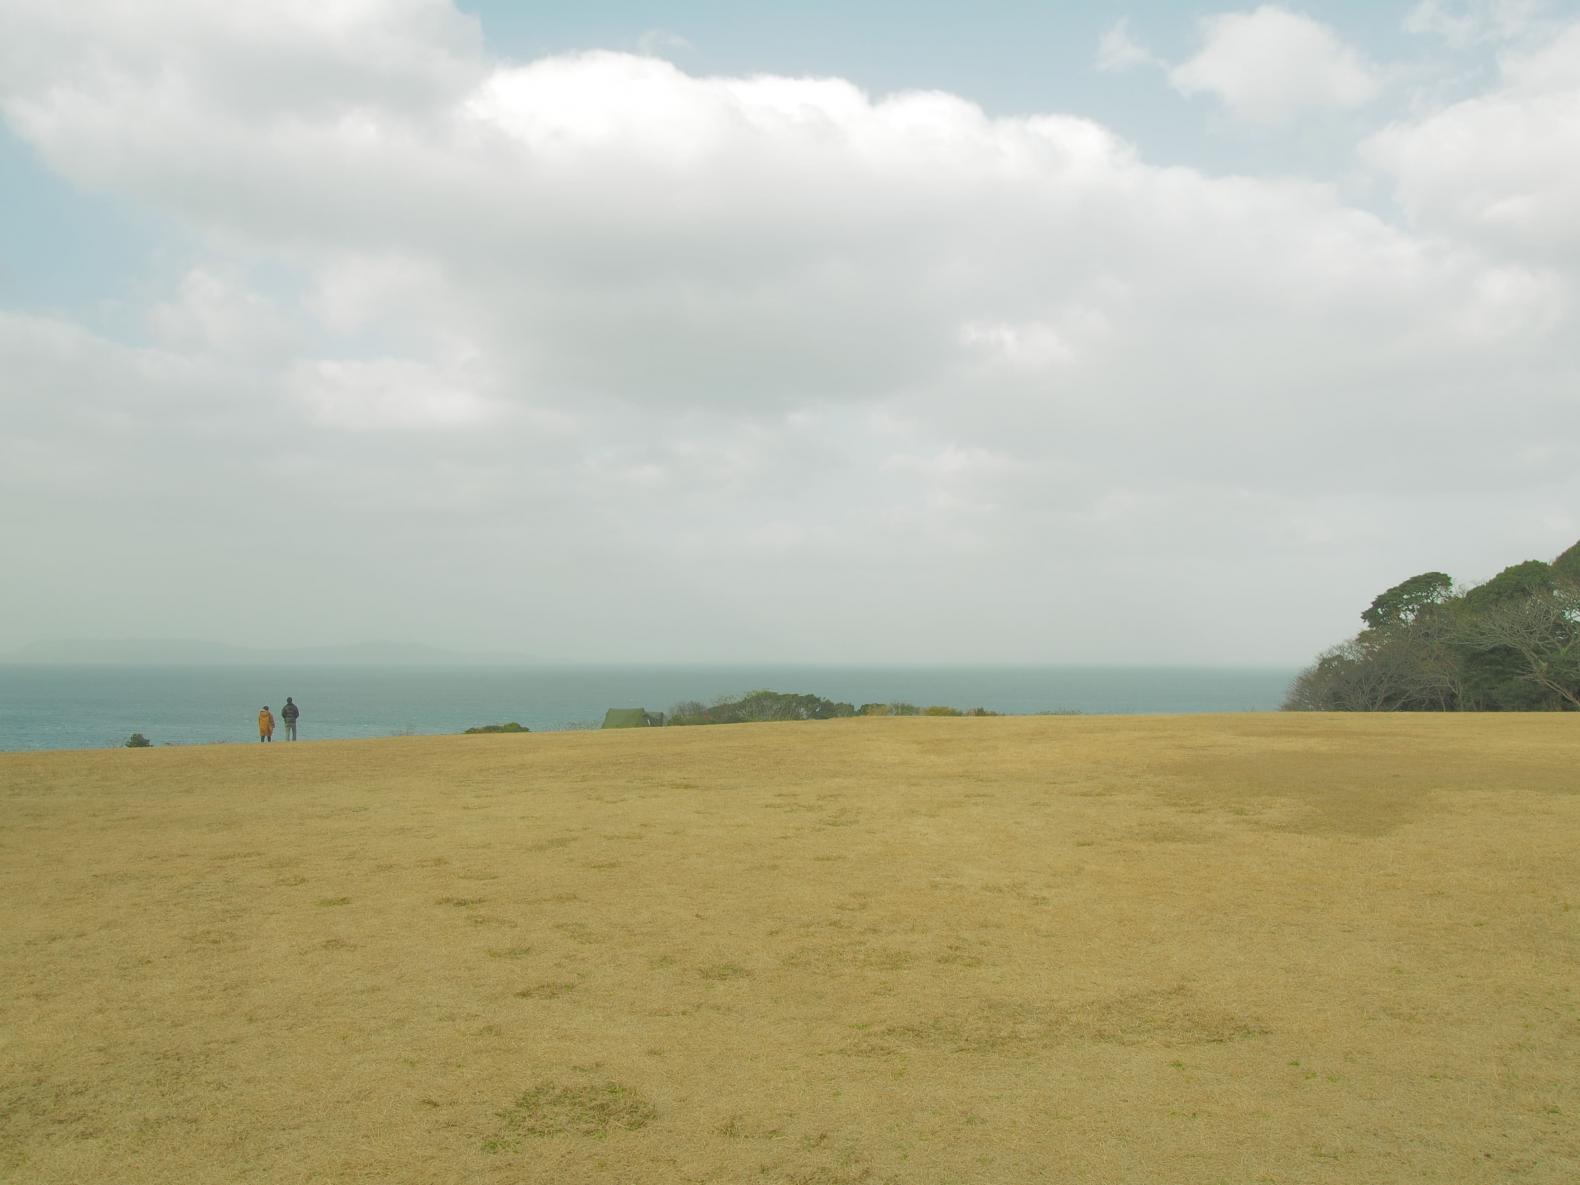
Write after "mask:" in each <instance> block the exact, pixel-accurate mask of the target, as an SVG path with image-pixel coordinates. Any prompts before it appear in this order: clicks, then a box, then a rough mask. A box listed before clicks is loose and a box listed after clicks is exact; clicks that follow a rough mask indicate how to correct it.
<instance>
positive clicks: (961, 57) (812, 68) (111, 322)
mask: <svg viewBox="0 0 1580 1185" xmlns="http://www.w3.org/2000/svg"><path fill="white" fill-rule="evenodd" d="M0 208H3V209H4V217H3V218H0V417H3V427H0V556H3V559H0V654H3V653H5V652H6V651H7V650H10V649H14V648H20V647H24V646H27V645H29V644H32V643H37V642H41V641H47V640H51V639H82V638H117V639H127V638H134V639H136V638H142V639H162V638H167V639H195V640H198V641H204V642H211V643H226V644H230V645H243V646H252V647H262V648H268V647H272V646H281V647H283V646H290V647H299V646H313V645H337V644H348V643H358V642H364V641H371V640H390V641H397V642H417V643H422V644H425V645H429V646H437V647H440V648H445V649H454V650H462V651H480V650H496V651H505V652H509V653H513V654H523V655H529V656H533V657H538V658H542V659H544V660H549V661H569V662H577V661H587V662H666V661H670V662H737V663H739V662H748V663H750V662H791V661H804V662H808V663H835V662H851V663H983V664H985V663H1112V664H1155V663H1179V664H1200V663H1207V664H1226V665H1247V664H1257V665H1284V666H1297V665H1301V664H1303V663H1305V662H1307V661H1309V660H1310V659H1311V658H1312V656H1314V655H1315V654H1316V653H1317V652H1318V651H1319V650H1321V649H1323V648H1324V647H1326V646H1328V645H1331V644H1333V643H1335V642H1338V641H1340V640H1342V639H1343V638H1345V637H1347V636H1349V635H1350V634H1352V633H1354V632H1355V630H1356V629H1357V628H1359V625H1360V622H1359V618H1358V615H1359V613H1360V611H1361V610H1362V609H1364V608H1365V607H1366V606H1367V605H1368V604H1369V603H1370V601H1371V599H1372V597H1374V596H1375V595H1376V594H1377V593H1378V592H1380V591H1382V590H1383V589H1385V588H1387V587H1389V586H1391V585H1393V584H1395V583H1397V582H1399V581H1400V580H1403V579H1405V578H1406V577H1408V576H1411V575H1414V574H1415V573H1418V572H1421V571H1426V570H1433V569H1436V570H1442V571H1446V572H1448V573H1450V574H1451V575H1453V576H1454V577H1455V578H1456V579H1458V580H1460V581H1462V582H1465V583H1467V584H1468V583H1475V582H1479V581H1482V580H1485V579H1487V578H1489V577H1491V576H1492V575H1494V574H1495V573H1496V572H1498V571H1499V570H1500V569H1501V568H1503V567H1505V566H1507V565H1509V564H1513V563H1516V562H1518V561H1521V560H1525V559H1530V558H1540V559H1551V558H1552V557H1553V556H1555V555H1557V554H1558V553H1559V552H1560V551H1562V550H1563V549H1564V548H1565V547H1567V546H1568V545H1570V544H1572V543H1574V542H1575V541H1576V539H1577V538H1580V312H1577V308H1580V304H1577V301H1580V0H1570V2H1558V0H1549V2H1544V0H1424V2H1418V0H1406V2H1402V3H1386V2H1375V0H1370V2H1366V3H1361V2H1359V0H1343V2H1334V3H1324V4H1309V5H1305V6H1297V5H1287V6H1286V5H1280V4H1264V5H1259V6H1245V7H1220V6H1216V5H1211V4H1209V5H1204V6H1199V7H1193V6H1190V5H1185V4H1179V3H1168V4H1164V3H1161V2H1157V0H1150V2H1136V3H1107V2H1103V3H1087V4H1066V3H1048V2H1043V3H1009V2H998V3H995V2H992V0H983V2H979V3H974V4H971V5H964V4H958V3H955V4H946V3H941V2H938V0H909V2H907V3H903V4H902V3H899V2H898V0H893V2H890V0H883V2H867V3H862V2H859V0H844V2H841V3H833V2H829V3H815V4H809V3H803V4H794V3H787V4H783V5H775V6H759V5H752V6H746V5H740V4H727V3H724V2H723V0H715V2H712V3H702V2H693V3H679V2H671V3H657V2H654V3H635V2H631V3H596V2H584V3H579V4H576V5H540V4H507V3H503V2H498V0H490V2H484V0H473V2H471V3H455V2H452V0H274V2H273V3H271V4H268V5H222V4H214V3H212V2H210V0H140V2H139V3H137V4H135V5H133V4H127V3H124V2H122V0H73V2H72V3H69V4H61V3H58V2H56V0H0Z"/></svg>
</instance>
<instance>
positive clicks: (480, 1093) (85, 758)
mask: <svg viewBox="0 0 1580 1185" xmlns="http://www.w3.org/2000/svg"><path fill="white" fill-rule="evenodd" d="M1577 791H1580V718H1577V717H1575V716H1572V715H1565V716H1559V715H1548V716H1539V717H1538V716H1497V717H1473V716H1437V717H1425V716H1422V717H1396V716H1368V717H1324V716H1306V715H1298V716H1273V715H1262V716H1220V717H1186V718H1051V719H1049V718H1043V719H963V720H958V719H925V718H918V719H904V718H901V719H893V718H890V719H863V720H848V721H832V722H827V723H813V724H790V725H753V726H737V727H728V728H692V729H665V730H658V729H655V730H632V731H622V732H608V733H580V734H559V735H528V736H497V737H496V736H482V737H464V738H463V737H445V738H399V739H393V740H387V741H371V742H316V743H312V744H305V743H304V744H300V745H287V744H276V745H273V746H269V747H264V746H258V745H252V746H225V747H206V748H188V749H155V750H144V751H134V750H114V751H106V752H88V753H50V754H9V755H0V919H3V929H0V952H3V953H0V973H3V983H4V989H3V992H0V1009H3V1011H0V1180H4V1181H7V1182H18V1183H22V1182H28V1183H37V1185H47V1183H53V1182H72V1183H77V1182H93V1183H98V1182H115V1183H127V1185H132V1183H137V1182H159V1183H161V1185H164V1183H170V1182H185V1181H192V1182H228V1181H257V1182H289V1183H291V1185H303V1183H308V1182H414V1183H416V1182H421V1183H430V1182H432V1183H445V1182H581V1181H610V1182H666V1183H668V1182H719V1183H733V1182H764V1183H797V1185H814V1183H815V1185H858V1183H861V1185H865V1183H871V1185H877V1183H882V1182H896V1183H907V1185H909V1183H918V1185H920V1183H933V1182H940V1183H941V1182H959V1183H962V1185H964V1183H978V1182H1006V1183H1008V1182H1014V1183H1017V1185H1018V1183H1035V1182H1043V1181H1050V1182H1105V1183H1107V1182H1135V1183H1138V1185H1139V1183H1142V1182H1145V1183H1149V1185H1150V1183H1154V1182H1155V1183H1159V1185H1195V1183H1202V1185H1209V1183H1215V1182H1230V1183H1234V1185H1241V1183H1246V1185H1249V1183H1256V1182H1277V1183H1279V1185H1305V1183H1323V1182H1332V1183H1334V1185H1341V1183H1342V1185H1362V1183H1365V1182H1390V1183H1391V1182H1445V1183H1452V1185H1467V1183H1474V1182H1492V1181H1497V1182H1505V1181H1515V1182H1555V1183H1556V1182H1563V1183H1565V1185H1570V1183H1572V1182H1575V1181H1580V958H1577V956H1580V792H1577Z"/></svg>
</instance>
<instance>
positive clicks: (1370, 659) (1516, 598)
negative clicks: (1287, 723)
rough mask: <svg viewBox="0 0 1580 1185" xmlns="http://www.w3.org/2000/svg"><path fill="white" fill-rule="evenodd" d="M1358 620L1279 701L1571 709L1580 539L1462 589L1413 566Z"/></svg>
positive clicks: (1579, 642)
mask: <svg viewBox="0 0 1580 1185" xmlns="http://www.w3.org/2000/svg"><path fill="white" fill-rule="evenodd" d="M1361 620H1362V622H1364V623H1365V628H1364V629H1362V630H1361V632H1360V633H1358V634H1357V635H1355V637H1353V638H1351V639H1350V640H1349V641H1347V642H1343V643H1341V644H1340V645H1338V646H1335V647H1333V648H1332V649H1330V650H1327V651H1325V652H1324V653H1323V654H1321V655H1319V656H1318V658H1317V661H1316V662H1314V663H1313V664H1312V665H1311V666H1309V667H1307V668H1306V669H1305V670H1304V671H1302V672H1301V673H1300V674H1299V675H1298V676H1296V678H1295V681H1294V684H1293V685H1292V686H1291V687H1290V690H1289V695H1288V698H1287V699H1286V700H1285V702H1284V708H1285V710H1286V711H1327V712H1452V711H1480V712H1538V711H1576V710H1580V543H1576V544H1575V545H1574V546H1573V547H1571V548H1569V550H1567V551H1565V552H1564V553H1563V554H1562V555H1560V556H1559V557H1558V558H1557V559H1556V560H1554V561H1553V562H1552V563H1550V564H1549V563H1544V562H1542V561H1541V560H1527V561H1526V562H1524V563H1522V564H1515V565H1513V566H1512V567H1508V568H1505V569H1504V570H1503V571H1502V572H1499V573H1498V574H1497V575H1496V576H1494V577H1493V578H1492V579H1491V580H1489V581H1487V582H1486V583H1485V584H1480V585H1476V586H1474V587H1470V588H1458V587H1456V586H1455V584H1454V582H1453V580H1452V579H1451V578H1450V577H1449V576H1447V575H1446V574H1445V573H1442V572H1423V573H1421V574H1420V575H1419V576H1412V577H1411V578H1410V579H1409V580H1406V581H1404V582H1402V583H1400V584H1396V585H1394V586H1393V587H1392V588H1390V589H1388V590H1387V591H1386V592H1383V593H1379V594H1378V596H1377V597H1376V598H1375V599H1374V600H1373V601H1372V603H1371V605H1370V606H1369V607H1368V608H1367V609H1366V611H1365V612H1363V613H1362V614H1361Z"/></svg>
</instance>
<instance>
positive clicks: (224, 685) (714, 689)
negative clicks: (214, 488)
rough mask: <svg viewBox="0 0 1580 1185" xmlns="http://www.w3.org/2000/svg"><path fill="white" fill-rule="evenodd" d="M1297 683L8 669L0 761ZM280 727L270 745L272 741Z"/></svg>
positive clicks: (1138, 671) (1000, 673)
mask: <svg viewBox="0 0 1580 1185" xmlns="http://www.w3.org/2000/svg"><path fill="white" fill-rule="evenodd" d="M1294 674H1295V672H1294V671H1293V670H1285V669H1265V668H1223V667H1214V668H1191V667H867V668H861V667H811V666H784V667H764V666H752V667H747V666H741V667H717V666H714V667H679V666H668V667H531V668H520V669H502V668H483V669H479V668H433V667H423V668H378V667H364V668H348V667H335V668H301V669H297V668H289V667H253V668H248V667H185V668H182V667H137V666H102V667H96V666H59V667H52V666H0V749H87V748H100V747H104V746H112V745H118V744H120V743H122V742H123V741H125V740H126V738H127V737H128V736H130V735H131V734H132V733H134V732H140V733H142V734H143V735H144V736H146V737H148V738H149V739H150V740H152V741H153V742H154V743H155V744H160V745H163V744H177V745H188V744H204V743H211V742H219V741H252V742H254V743H256V741H257V735H258V734H257V717H258V709H259V708H260V707H261V706H262V705H264V704H268V705H269V706H270V707H271V708H272V709H274V713H275V716H276V718H278V716H279V712H280V706H281V705H282V704H283V703H284V702H285V697H286V696H287V695H289V696H292V697H293V698H294V699H295V700H296V702H297V704H298V705H299V706H300V707H301V709H302V719H301V722H300V733H301V738H302V739H303V740H304V741H306V740H315V739H323V738H337V737H338V738H343V737H378V736H391V735H394V734H397V733H454V732H460V731H462V730H463V729H465V728H468V727H470V726H472V725H475V724H493V723H499V722H503V721H509V720H515V721H519V722H520V723H521V724H523V725H525V726H527V727H528V728H530V729H532V730H533V731H534V732H540V731H546V730H547V731H552V730H558V729H568V728H587V727H594V726H596V725H597V724H598V722H599V721H601V720H602V719H603V714H604V711H605V710H606V709H608V708H620V707H645V708H647V709H648V710H649V711H655V712H666V711H668V710H669V708H670V707H671V706H672V705H673V704H675V703H677V702H679V701H681V700H691V699H695V700H701V701H703V702H705V703H706V702H711V701H712V700H715V699H718V698H720V697H721V696H734V695H738V694H741V693H743V692H747V691H752V690H755V689H758V688H770V689H772V690H775V691H792V692H810V693H812V694H814V695H821V696H826V697H827V698H829V699H834V700H848V701H849V702H851V703H853V704H862V703H880V702H881V703H893V702H906V703H913V704H918V705H923V706H925V705H927V704H947V705H950V706H952V707H957V708H973V707H983V708H990V709H992V710H993V711H997V712H1008V713H1016V714H1020V713H1031V712H1086V713H1104V714H1107V713H1118V714H1129V713H1154V712H1156V713H1174V712H1246V711H1272V710H1275V709H1277V707H1278V706H1279V704H1280V703H1281V702H1282V701H1283V697H1284V693H1285V691H1286V690H1287V689H1288V686H1289V682H1290V680H1291V679H1292V678H1293V677H1294ZM282 734H283V729H282V730H280V731H279V732H277V733H276V737H277V738H279V737H280V736H281V735H282Z"/></svg>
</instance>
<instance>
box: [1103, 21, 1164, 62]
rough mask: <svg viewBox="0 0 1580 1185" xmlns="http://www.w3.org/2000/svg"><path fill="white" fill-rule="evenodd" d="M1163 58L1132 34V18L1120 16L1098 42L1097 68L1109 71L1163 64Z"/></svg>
mask: <svg viewBox="0 0 1580 1185" xmlns="http://www.w3.org/2000/svg"><path fill="white" fill-rule="evenodd" d="M1163 64H1164V63H1163V60H1162V59H1161V58H1159V57H1158V56H1157V55H1156V54H1154V53H1153V52H1152V51H1151V50H1149V49H1147V47H1146V46H1144V45H1141V44H1139V43H1138V42H1137V41H1136V40H1135V39H1134V38H1132V37H1131V36H1130V18H1129V17H1120V18H1119V19H1118V20H1117V21H1115V22H1114V23H1113V25H1112V26H1111V27H1110V28H1109V30H1108V31H1107V32H1106V33H1104V34H1103V36H1102V37H1101V38H1100V39H1099V41H1098V43H1097V68H1098V69H1099V70H1104V71H1108V72H1119V71H1122V70H1133V69H1135V68H1136V67H1137V66H1162V65H1163Z"/></svg>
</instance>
